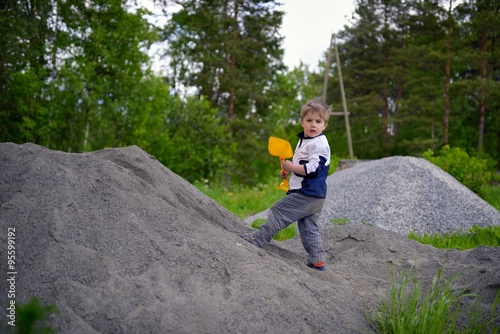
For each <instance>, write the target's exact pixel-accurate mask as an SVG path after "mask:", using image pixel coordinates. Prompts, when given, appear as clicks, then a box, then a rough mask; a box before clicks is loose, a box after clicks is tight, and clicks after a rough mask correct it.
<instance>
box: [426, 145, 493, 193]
mask: <svg viewBox="0 0 500 334" xmlns="http://www.w3.org/2000/svg"><path fill="white" fill-rule="evenodd" d="M423 157H424V158H425V159H427V160H428V161H430V162H432V163H433V164H435V165H436V166H438V167H440V168H441V169H443V170H444V171H446V172H447V173H449V174H450V175H451V176H453V177H454V178H456V179H457V180H458V181H459V182H460V183H462V184H463V185H464V186H466V187H467V188H469V189H470V190H472V191H473V192H475V193H476V194H478V195H482V193H483V191H484V188H485V187H486V186H487V185H488V183H489V182H490V180H491V173H490V172H489V171H488V170H487V166H486V160H483V159H478V158H475V157H469V155H468V154H467V152H466V151H465V150H463V149H461V148H459V147H454V148H451V147H450V146H449V145H445V146H443V147H442V148H441V150H439V151H438V153H437V154H435V153H434V152H433V151H432V150H431V149H428V150H427V151H426V152H424V154H423Z"/></svg>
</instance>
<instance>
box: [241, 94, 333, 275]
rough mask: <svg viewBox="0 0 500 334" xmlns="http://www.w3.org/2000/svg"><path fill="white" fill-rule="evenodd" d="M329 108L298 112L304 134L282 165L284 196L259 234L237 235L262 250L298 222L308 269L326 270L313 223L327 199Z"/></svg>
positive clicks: (319, 104)
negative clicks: (285, 189) (285, 181)
mask: <svg viewBox="0 0 500 334" xmlns="http://www.w3.org/2000/svg"><path fill="white" fill-rule="evenodd" d="M329 115H330V108H329V107H328V106H327V105H326V104H325V103H324V102H323V101H322V100H321V99H318V98H315V99H312V100H310V101H308V102H307V103H306V104H305V105H304V106H303V107H302V110H301V112H300V123H301V124H302V127H303V128H304V131H303V132H301V133H299V134H298V137H299V139H300V140H299V143H298V144H297V147H296V148H295V153H294V155H293V159H292V161H286V160H285V161H283V162H282V163H281V166H282V168H283V170H284V171H285V173H281V177H282V178H283V179H284V178H287V177H288V174H291V177H290V180H289V186H290V188H289V190H288V192H287V196H285V197H284V198H283V199H281V200H279V201H278V202H276V203H275V204H274V205H273V206H272V207H271V208H270V209H269V215H268V217H267V221H266V223H265V224H264V225H262V226H261V227H260V228H259V230H258V231H256V232H254V233H252V234H247V235H240V237H241V238H243V239H245V240H246V241H248V242H250V243H252V244H254V245H255V246H257V247H259V248H260V247H262V246H264V245H265V244H267V243H269V242H270V241H271V239H272V238H273V237H274V235H275V234H276V233H278V232H279V231H280V230H282V229H284V228H285V227H287V226H288V225H290V224H291V223H293V222H295V221H296V222H297V224H298V227H299V233H300V238H301V241H302V245H303V246H304V249H305V250H306V251H307V253H308V254H309V256H308V259H307V262H306V264H307V266H308V267H310V268H313V269H317V270H320V271H323V270H325V251H324V249H323V244H322V241H321V236H320V231H319V227H318V225H317V223H316V220H317V219H318V216H319V213H320V211H321V209H322V208H323V203H324V201H325V197H326V178H327V176H328V170H329V169H330V146H329V145H328V140H327V139H326V137H325V135H323V134H322V131H323V130H324V129H325V128H326V126H327V125H328V117H329Z"/></svg>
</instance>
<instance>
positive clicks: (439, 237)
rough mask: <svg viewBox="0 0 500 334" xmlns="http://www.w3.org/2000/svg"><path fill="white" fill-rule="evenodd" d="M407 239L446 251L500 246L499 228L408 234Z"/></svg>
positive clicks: (474, 228) (475, 227) (475, 226)
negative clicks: (445, 249)
mask: <svg viewBox="0 0 500 334" xmlns="http://www.w3.org/2000/svg"><path fill="white" fill-rule="evenodd" d="M408 238H409V239H413V240H415V241H418V242H420V243H423V244H429V245H432V246H434V247H437V248H447V249H456V248H458V249H461V250H464V249H471V248H475V247H478V246H492V247H498V246H500V226H498V225H495V226H487V227H479V226H477V225H474V226H472V227H471V228H469V229H468V230H467V231H466V232H463V231H457V232H448V233H442V234H441V233H435V234H423V235H419V234H416V233H413V232H412V233H410V234H409V235H408Z"/></svg>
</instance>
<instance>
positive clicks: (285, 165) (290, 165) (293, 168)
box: [281, 160, 305, 175]
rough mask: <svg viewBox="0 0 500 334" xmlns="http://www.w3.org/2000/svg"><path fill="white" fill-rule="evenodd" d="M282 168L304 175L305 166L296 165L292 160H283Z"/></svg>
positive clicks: (288, 171)
mask: <svg viewBox="0 0 500 334" xmlns="http://www.w3.org/2000/svg"><path fill="white" fill-rule="evenodd" d="M281 168H283V169H284V170H285V171H286V172H287V173H294V174H298V175H304V174H305V172H304V166H302V165H294V164H293V163H292V162H291V161H287V160H283V161H282V162H281Z"/></svg>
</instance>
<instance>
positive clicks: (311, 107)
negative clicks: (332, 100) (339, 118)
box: [300, 97, 331, 124]
mask: <svg viewBox="0 0 500 334" xmlns="http://www.w3.org/2000/svg"><path fill="white" fill-rule="evenodd" d="M330 109H331V108H330V107H329V106H327V105H326V103H325V102H323V100H322V99H320V98H319V97H316V98H314V99H312V100H309V101H307V103H306V104H304V106H303V107H302V110H301V111H300V119H301V120H302V119H303V118H304V117H306V115H307V114H308V113H310V112H316V113H318V114H319V115H320V117H321V118H322V119H323V120H324V121H325V124H328V118H329V117H330Z"/></svg>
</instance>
